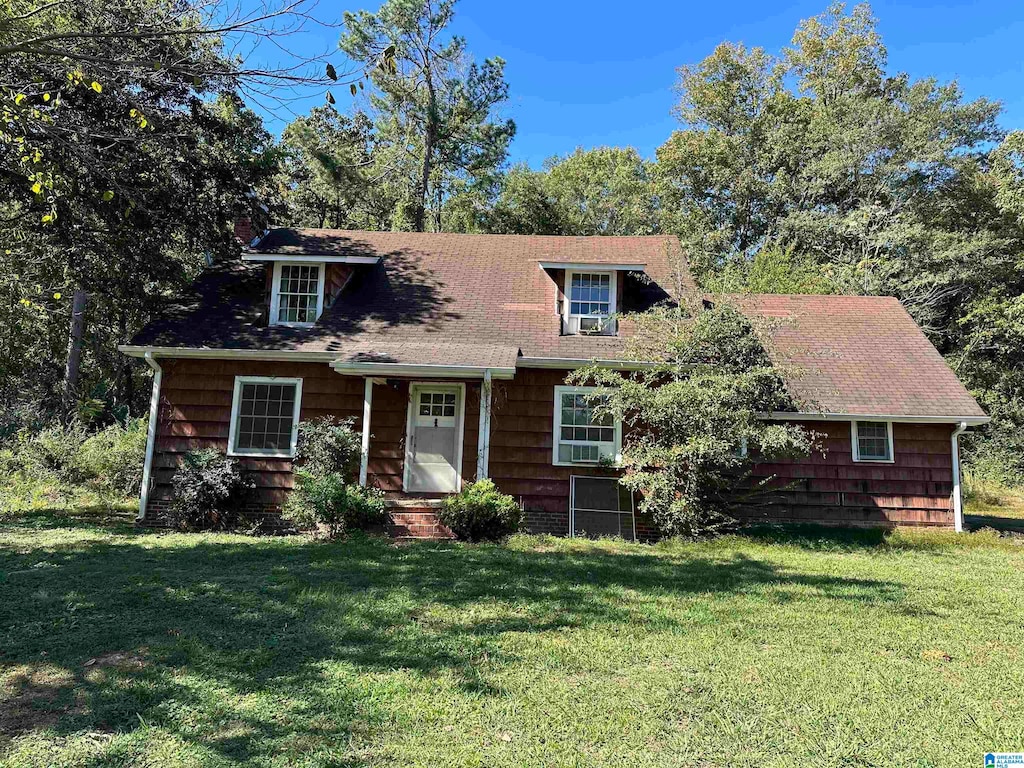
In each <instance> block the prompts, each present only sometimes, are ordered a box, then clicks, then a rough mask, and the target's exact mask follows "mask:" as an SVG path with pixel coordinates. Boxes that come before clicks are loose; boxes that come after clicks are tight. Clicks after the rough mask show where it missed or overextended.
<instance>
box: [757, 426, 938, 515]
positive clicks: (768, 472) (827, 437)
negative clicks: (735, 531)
mask: <svg viewBox="0 0 1024 768" xmlns="http://www.w3.org/2000/svg"><path fill="white" fill-rule="evenodd" d="M803 426H804V427H806V428H807V429H809V430H813V431H815V432H817V433H818V434H820V435H823V440H822V442H823V444H824V446H825V448H826V453H825V456H824V457H823V456H822V455H821V454H820V453H815V454H813V455H811V456H810V457H808V458H806V459H801V460H799V461H786V462H779V463H775V464H759V465H757V466H756V467H755V468H754V479H755V480H769V482H770V484H771V486H772V487H775V488H777V489H778V490H777V491H776V492H774V493H772V494H768V495H766V496H765V497H763V498H761V499H758V500H757V501H756V503H753V504H751V505H750V506H749V507H748V508H747V509H745V510H744V516H745V517H747V518H748V519H751V520H761V521H767V522H802V523H822V524H826V525H858V526H863V525H872V526H873V525H932V526H935V525H938V526H952V525H953V510H952V493H953V456H952V448H951V445H950V437H951V435H952V431H953V425H951V424H900V423H894V424H893V449H894V456H895V459H896V460H895V462H893V463H891V464H886V463H872V462H855V461H854V460H853V448H852V444H851V440H850V423H849V422H820V421H816V422H805V423H804V424H803Z"/></svg>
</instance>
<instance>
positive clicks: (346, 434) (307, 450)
mask: <svg viewBox="0 0 1024 768" xmlns="http://www.w3.org/2000/svg"><path fill="white" fill-rule="evenodd" d="M354 423H355V422H354V421H353V419H345V420H344V421H341V422H336V421H334V420H333V419H332V418H331V417H329V416H324V417H322V418H319V419H310V420H309V421H303V422H300V423H299V439H298V443H297V445H296V447H295V460H296V462H297V463H298V464H299V465H300V466H301V467H302V468H303V469H304V470H305V471H306V472H308V473H310V474H312V475H320V476H324V475H328V474H331V473H334V472H336V473H338V474H340V475H342V476H343V477H345V478H348V479H351V476H353V475H354V474H355V472H356V470H357V468H358V467H359V454H360V450H361V447H362V446H361V436H360V435H359V433H358V432H356V431H355V430H354V429H353V428H352V425H353V424H354Z"/></svg>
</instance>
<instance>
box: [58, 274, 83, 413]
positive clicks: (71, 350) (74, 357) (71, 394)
mask: <svg viewBox="0 0 1024 768" xmlns="http://www.w3.org/2000/svg"><path fill="white" fill-rule="evenodd" d="M87 299H88V294H86V292H85V291H83V290H82V289H81V288H76V289H75V293H74V297H73V298H72V300H71V325H70V327H69V328H68V352H67V357H66V364H65V367H64V415H65V416H68V415H70V413H71V411H72V410H73V409H74V404H75V400H76V399H77V398H78V376H79V372H80V371H81V368H82V337H83V336H84V335H85V302H86V300H87Z"/></svg>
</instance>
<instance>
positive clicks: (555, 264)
mask: <svg viewBox="0 0 1024 768" xmlns="http://www.w3.org/2000/svg"><path fill="white" fill-rule="evenodd" d="M537 264H538V265H540V268H541V269H572V270H574V271H576V272H643V271H645V269H646V268H647V264H643V263H641V264H615V263H602V262H600V261H539V262H537Z"/></svg>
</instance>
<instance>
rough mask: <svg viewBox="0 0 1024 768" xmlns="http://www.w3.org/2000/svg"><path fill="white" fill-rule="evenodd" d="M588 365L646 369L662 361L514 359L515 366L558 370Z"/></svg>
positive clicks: (573, 358) (567, 358) (560, 358)
mask: <svg viewBox="0 0 1024 768" xmlns="http://www.w3.org/2000/svg"><path fill="white" fill-rule="evenodd" d="M588 365H599V366H601V367H602V368H611V369H613V370H618V371H646V370H650V369H652V368H657V367H659V366H660V365H662V363H655V362H641V361H638V360H601V359H597V358H585V357H520V358H519V359H518V360H516V368H555V369H558V370H574V369H576V368H583V367H585V366H588Z"/></svg>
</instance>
